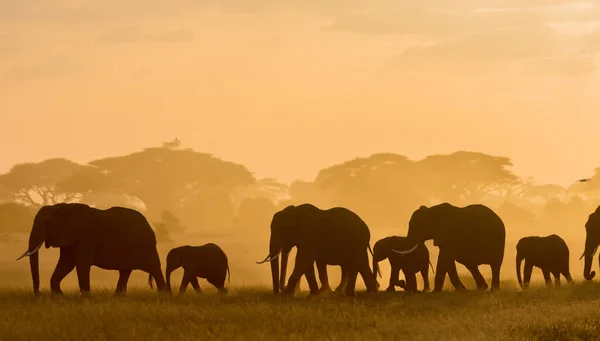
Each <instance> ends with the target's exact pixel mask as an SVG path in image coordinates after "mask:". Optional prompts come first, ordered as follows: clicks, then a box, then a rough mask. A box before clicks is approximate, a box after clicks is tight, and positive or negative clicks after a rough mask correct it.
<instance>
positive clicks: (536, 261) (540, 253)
mask: <svg viewBox="0 0 600 341" xmlns="http://www.w3.org/2000/svg"><path fill="white" fill-rule="evenodd" d="M523 259H524V260H525V268H524V269H523V276H524V280H523V281H521V262H522V261H523ZM534 266H536V267H538V268H540V269H541V270H542V273H543V274H544V280H545V281H546V286H551V285H552V280H551V279H550V273H552V275H553V276H554V282H555V285H556V286H560V275H561V274H562V275H563V276H564V277H565V278H566V279H567V282H569V283H571V282H573V279H572V278H571V274H570V273H569V247H568V246H567V243H565V241H564V240H563V239H562V238H561V237H559V236H557V235H555V234H552V235H549V236H546V237H539V236H530V237H524V238H521V239H520V240H519V242H517V280H518V281H519V285H520V286H521V289H527V287H529V281H530V280H531V271H532V270H533V267H534Z"/></svg>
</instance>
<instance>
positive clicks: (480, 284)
mask: <svg viewBox="0 0 600 341" xmlns="http://www.w3.org/2000/svg"><path fill="white" fill-rule="evenodd" d="M467 269H468V270H469V272H471V275H473V279H474V280H475V283H476V284H477V290H487V288H488V285H487V283H486V282H485V279H484V278H483V275H482V274H481V272H480V271H479V267H478V266H477V265H469V266H467Z"/></svg>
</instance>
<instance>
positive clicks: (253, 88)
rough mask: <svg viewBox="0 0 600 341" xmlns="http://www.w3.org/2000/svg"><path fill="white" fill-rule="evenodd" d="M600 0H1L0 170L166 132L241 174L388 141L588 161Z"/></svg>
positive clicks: (367, 150) (574, 164) (144, 141)
mask: <svg viewBox="0 0 600 341" xmlns="http://www.w3.org/2000/svg"><path fill="white" fill-rule="evenodd" d="M599 50H600V1H582V2H576V1H562V0H544V1H542V0H446V1H443V0H435V1H434V0H420V1H414V0H393V1H392V0H369V1H356V0H344V1H342V0H318V1H317V0H262V1H259V0H221V1H219V0H212V1H206V0H171V1H168V2H167V1H160V0H129V1H122V0H104V1H91V0H20V1H11V0H0V155H1V157H0V172H5V171H8V169H9V168H10V167H11V166H12V165H14V164H16V163H20V162H24V161H36V162H37V161H42V160H44V159H47V158H50V157H65V158H69V159H72V160H74V161H78V162H86V161H91V160H94V159H98V158H102V157H107V156H114V155H123V154H127V153H131V152H135V151H138V150H141V149H142V148H145V147H150V146H158V145H160V144H161V142H163V141H170V140H172V139H174V138H175V137H177V138H179V139H180V140H181V141H182V143H183V147H189V148H193V149H195V150H197V151H203V152H210V153H213V154H214V155H216V156H219V157H221V158H223V159H225V160H229V161H234V162H238V163H242V164H244V165H246V166H247V167H248V168H249V169H250V170H251V171H253V172H255V173H256V175H257V176H258V177H274V178H278V179H280V180H282V181H285V182H290V181H292V180H294V179H297V178H302V179H305V180H312V179H313V178H314V176H315V175H316V173H317V172H318V170H319V169H321V168H323V167H326V166H329V165H332V164H335V163H339V162H342V161H345V160H348V159H352V158H354V157H358V156H369V155H371V154H373V153H378V152H392V153H398V154H403V155H406V156H408V157H409V158H411V159H415V160H417V159H420V158H423V157H425V156H427V155H430V154H440V153H452V152H454V151H457V150H469V151H479V152H484V153H489V154H493V155H501V156H507V157H510V158H511V159H512V160H513V162H514V164H515V167H514V170H515V172H516V173H517V174H518V175H521V176H533V177H534V178H535V179H536V180H537V182H540V183H545V182H553V183H558V184H562V185H569V184H571V183H573V182H574V181H575V180H577V179H580V178H581V177H586V176H590V175H592V174H593V170H594V169H595V168H596V167H599V166H600V135H599V134H598V132H599V127H600V110H599V109H600V95H598V94H600V72H598V65H600V64H599V63H600V56H598V53H597V52H598V51H599Z"/></svg>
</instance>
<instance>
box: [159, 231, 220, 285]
mask: <svg viewBox="0 0 600 341" xmlns="http://www.w3.org/2000/svg"><path fill="white" fill-rule="evenodd" d="M179 267H183V271H184V272H183V278H182V280H181V286H180V287H179V295H181V294H183V293H184V292H185V290H186V289H187V286H188V284H190V283H191V284H192V286H193V287H194V290H196V292H197V293H201V292H202V291H201V290H200V285H199V284H198V279H197V277H200V278H206V280H207V281H208V282H209V283H210V284H212V285H214V286H215V287H216V288H217V289H218V290H219V293H222V294H226V293H227V289H226V288H225V277H226V276H229V280H230V281H231V274H230V273H229V265H228V262H227V255H225V252H223V250H222V249H221V248H220V247H219V246H217V245H216V244H213V243H208V244H204V245H201V246H189V245H185V246H180V247H176V248H174V249H171V251H169V253H168V254H167V269H166V272H165V277H167V288H168V290H169V291H170V290H171V272H173V271H175V270H177V269H178V268H179Z"/></svg>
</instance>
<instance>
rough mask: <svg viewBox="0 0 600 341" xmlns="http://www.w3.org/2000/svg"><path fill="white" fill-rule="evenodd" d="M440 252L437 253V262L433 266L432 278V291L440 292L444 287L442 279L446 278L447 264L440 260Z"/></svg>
mask: <svg viewBox="0 0 600 341" xmlns="http://www.w3.org/2000/svg"><path fill="white" fill-rule="evenodd" d="M442 257H443V255H442V253H441V252H440V254H439V255H438V262H437V264H436V266H435V277H434V279H433V291H434V292H441V291H442V290H443V289H444V280H445V279H446V271H448V269H447V268H448V265H447V264H445V263H444V262H442V261H441V260H442Z"/></svg>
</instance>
